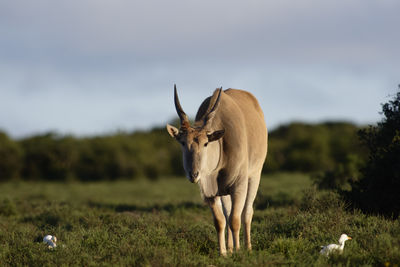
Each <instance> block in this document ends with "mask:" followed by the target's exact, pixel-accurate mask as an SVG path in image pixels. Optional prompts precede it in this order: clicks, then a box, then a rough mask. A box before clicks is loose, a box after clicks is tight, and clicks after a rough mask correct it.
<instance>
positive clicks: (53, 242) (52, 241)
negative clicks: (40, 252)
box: [43, 235, 57, 248]
mask: <svg viewBox="0 0 400 267" xmlns="http://www.w3.org/2000/svg"><path fill="white" fill-rule="evenodd" d="M56 242H57V237H55V236H51V235H46V236H45V237H44V238H43V243H46V244H48V245H49V248H55V247H57V244H56Z"/></svg>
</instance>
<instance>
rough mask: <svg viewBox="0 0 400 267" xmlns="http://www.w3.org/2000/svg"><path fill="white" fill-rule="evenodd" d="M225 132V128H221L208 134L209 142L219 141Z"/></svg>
mask: <svg viewBox="0 0 400 267" xmlns="http://www.w3.org/2000/svg"><path fill="white" fill-rule="evenodd" d="M224 133H225V130H219V131H215V132H212V133H210V134H207V137H208V142H212V141H217V140H218V139H220V138H221V137H222V136H224Z"/></svg>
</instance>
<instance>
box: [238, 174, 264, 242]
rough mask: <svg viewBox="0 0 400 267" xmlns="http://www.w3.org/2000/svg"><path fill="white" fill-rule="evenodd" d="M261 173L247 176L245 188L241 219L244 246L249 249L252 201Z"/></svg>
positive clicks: (252, 212) (252, 210) (252, 211)
mask: <svg viewBox="0 0 400 267" xmlns="http://www.w3.org/2000/svg"><path fill="white" fill-rule="evenodd" d="M260 177H261V173H259V174H257V175H254V176H250V177H249V185H248V188H247V197H246V202H245V205H244V209H243V213H242V220H243V222H244V227H245V229H244V230H245V231H244V242H245V245H246V248H247V249H248V250H251V249H252V247H251V236H250V235H251V233H250V232H251V221H252V219H253V214H254V209H253V203H254V200H255V198H256V195H257V190H258V186H259V185H260Z"/></svg>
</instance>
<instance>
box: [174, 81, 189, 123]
mask: <svg viewBox="0 0 400 267" xmlns="http://www.w3.org/2000/svg"><path fill="white" fill-rule="evenodd" d="M174 101H175V109H176V112H177V113H178V116H179V118H180V119H181V126H183V127H187V126H189V119H188V116H187V115H186V113H185V112H184V111H183V109H182V106H181V103H180V102H179V97H178V92H177V90H176V84H174Z"/></svg>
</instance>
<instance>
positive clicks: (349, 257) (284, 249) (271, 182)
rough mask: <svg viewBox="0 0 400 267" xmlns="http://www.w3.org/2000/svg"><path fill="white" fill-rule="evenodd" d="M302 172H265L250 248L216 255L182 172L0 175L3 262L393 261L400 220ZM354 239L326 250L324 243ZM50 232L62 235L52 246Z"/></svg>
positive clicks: (203, 210)
mask: <svg viewBox="0 0 400 267" xmlns="http://www.w3.org/2000/svg"><path fill="white" fill-rule="evenodd" d="M345 206H346V205H345V204H344V203H343V202H342V201H340V200H339V198H338V196H337V195H335V194H333V193H329V192H318V191H316V190H315V189H314V188H313V187H312V185H311V182H310V180H309V178H308V176H306V175H302V174H274V175H269V176H265V177H263V179H262V181H261V186H260V190H259V194H258V196H257V199H256V203H255V207H256V211H255V214H254V219H253V228H252V237H253V251H252V252H251V253H249V252H247V251H246V250H242V251H240V252H239V253H235V254H233V255H231V256H229V257H227V258H223V257H220V256H219V255H218V246H217V238H216V234H215V230H214V226H213V223H212V218H211V213H210V211H209V210H208V208H207V207H206V206H204V205H203V203H202V202H201V199H200V195H199V190H198V188H197V186H195V185H193V184H190V183H189V182H188V181H187V180H186V179H185V178H165V179H160V180H158V181H155V182H151V181H147V180H137V181H117V182H101V183H84V184H82V183H68V184H61V183H46V182H19V183H16V182H14V183H4V184H0V266H19V265H30V266H41V265H45V266H50V265H52V266H63V265H84V266H111V265H135V266H265V265H296V266H326V265H342V266H360V265H364V266H365V265H366V266H368V265H370V266H396V265H397V266H399V265H400V221H399V220H396V221H393V220H388V219H384V218H382V217H377V216H367V215H364V214H362V213H360V212H358V211H348V210H346V209H345ZM342 233H347V234H348V235H350V236H351V237H353V240H351V241H348V242H347V243H346V247H345V250H344V253H343V254H342V255H333V256H332V257H330V258H329V259H328V258H325V257H323V256H320V255H319V250H320V246H321V245H326V244H329V243H333V242H335V243H337V240H338V238H339V236H340V234H342ZM46 234H53V235H55V236H57V238H58V242H57V244H58V247H57V248H56V249H53V250H49V249H48V248H47V247H46V246H45V245H44V244H43V243H42V242H41V241H42V239H43V237H44V235H46Z"/></svg>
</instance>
